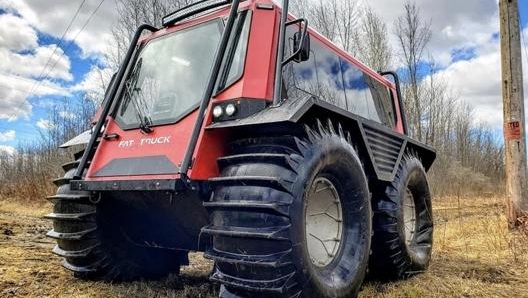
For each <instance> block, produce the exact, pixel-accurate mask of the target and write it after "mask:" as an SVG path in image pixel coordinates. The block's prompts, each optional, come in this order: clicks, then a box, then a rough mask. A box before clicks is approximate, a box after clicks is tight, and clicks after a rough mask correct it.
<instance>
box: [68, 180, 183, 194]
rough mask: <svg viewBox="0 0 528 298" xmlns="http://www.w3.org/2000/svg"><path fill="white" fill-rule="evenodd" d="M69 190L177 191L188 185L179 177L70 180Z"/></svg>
mask: <svg viewBox="0 0 528 298" xmlns="http://www.w3.org/2000/svg"><path fill="white" fill-rule="evenodd" d="M70 188H71V190H84V191H169V192H179V191H183V190H185V189H188V188H189V186H188V185H187V184H186V183H184V182H183V181H182V180H181V179H152V180H112V181H86V180H71V181H70Z"/></svg>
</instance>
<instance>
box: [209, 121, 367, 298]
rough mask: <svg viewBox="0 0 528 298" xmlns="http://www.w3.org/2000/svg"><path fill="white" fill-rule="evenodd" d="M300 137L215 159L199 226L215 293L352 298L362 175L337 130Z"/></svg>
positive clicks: (359, 253) (358, 268) (362, 239)
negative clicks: (206, 220) (206, 237)
mask: <svg viewBox="0 0 528 298" xmlns="http://www.w3.org/2000/svg"><path fill="white" fill-rule="evenodd" d="M319 124H320V123H319ZM307 134H308V139H306V140H300V139H298V138H296V137H275V138H273V137H269V138H256V139H246V140H242V141H238V142H236V143H235V144H234V146H233V147H234V150H233V151H234V152H233V153H234V154H233V155H231V156H227V157H224V158H221V159H219V165H220V167H221V169H222V175H221V176H222V177H220V178H217V179H213V180H212V181H211V182H212V183H214V184H216V188H215V190H214V193H213V196H212V201H211V202H209V203H206V204H205V205H206V207H207V208H209V209H210V210H211V211H212V213H211V214H212V221H211V222H212V224H211V225H210V226H208V227H206V228H204V229H203V232H206V233H209V234H212V235H213V243H212V246H210V247H208V248H207V250H206V254H205V255H206V257H209V258H212V259H213V260H215V270H214V272H213V274H212V276H211V279H212V280H213V281H217V282H220V283H222V288H221V293H220V296H221V297H224V298H231V297H355V296H357V293H358V292H359V289H360V286H361V284H362V282H363V278H364V276H365V272H366V267H367V263H368V255H369V249H370V239H371V210H370V202H369V195H368V194H369V192H368V186H367V180H366V177H365V174H364V172H363V169H362V166H361V162H360V161H359V159H358V156H357V154H356V152H355V151H354V149H353V148H352V146H351V145H350V144H349V142H347V140H346V139H345V137H344V133H343V131H342V130H341V128H340V127H339V133H335V132H334V127H333V126H332V125H331V123H330V124H329V125H328V126H327V127H326V128H323V127H322V126H321V125H319V129H318V131H317V132H316V131H314V130H312V129H309V128H308V129H307ZM321 227H322V229H321ZM324 237H326V238H328V239H326V238H324Z"/></svg>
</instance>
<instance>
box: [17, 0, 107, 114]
mask: <svg viewBox="0 0 528 298" xmlns="http://www.w3.org/2000/svg"><path fill="white" fill-rule="evenodd" d="M85 1H86V0H83V1H82V3H81V5H79V8H78V9H77V12H76V13H75V15H74V18H75V17H76V16H77V15H78V12H79V11H80V9H81V7H82V5H83V4H84V2H85ZM104 1H105V0H101V2H99V4H98V5H97V7H96V8H95V10H94V11H93V12H92V14H90V16H89V17H88V19H86V21H85V22H84V24H83V25H82V27H81V29H80V30H79V31H78V32H77V33H76V34H75V36H74V37H73V39H72V41H71V43H70V44H69V45H68V46H67V47H66V49H65V50H64V52H63V53H62V54H61V55H60V56H59V58H57V59H56V60H55V63H54V64H53V65H52V66H51V69H50V70H49V71H48V72H47V73H46V74H45V75H44V77H46V76H48V75H49V74H51V72H52V71H53V69H54V68H55V66H56V65H57V63H58V62H59V59H60V58H61V57H62V56H64V53H65V52H66V51H67V50H68V49H69V48H70V47H71V45H72V44H73V43H74V42H75V41H76V40H77V37H78V36H79V34H81V32H82V31H83V30H84V29H85V28H86V26H87V25H88V23H89V22H90V20H91V19H92V18H93V16H94V15H95V14H96V13H97V11H98V10H99V8H100V7H101V5H102V4H103V2H104ZM74 18H72V21H70V24H69V25H68V28H67V29H66V30H65V32H64V34H63V36H62V37H61V41H62V40H64V36H65V35H66V32H67V30H68V29H69V27H70V26H71V23H73V19H74ZM59 44H60V42H59ZM57 47H58V46H57ZM57 47H55V50H56V49H57ZM52 56H53V54H52ZM50 60H51V56H50V59H48V62H49V61H50ZM46 64H48V63H46ZM45 69H46V67H44V69H43V71H42V72H41V74H40V75H39V79H41V78H42V74H43V73H44V72H45ZM41 83H42V80H39V81H38V82H36V85H35V88H32V89H30V91H29V92H28V94H33V93H34V92H36V91H37V90H38V88H39V87H40V86H41ZM23 104H24V101H23V102H21V103H20V106H19V107H18V108H17V109H20V107H21V106H22V105H23ZM13 116H15V115H14V114H13Z"/></svg>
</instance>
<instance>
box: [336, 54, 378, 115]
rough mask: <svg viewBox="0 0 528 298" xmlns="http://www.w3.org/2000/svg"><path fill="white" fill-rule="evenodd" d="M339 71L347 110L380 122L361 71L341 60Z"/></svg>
mask: <svg viewBox="0 0 528 298" xmlns="http://www.w3.org/2000/svg"><path fill="white" fill-rule="evenodd" d="M341 71H342V72H343V78H344V87H345V95H346V99H347V109H348V110H349V111H350V112H352V113H354V114H357V115H359V116H361V117H364V118H367V119H370V120H374V121H377V122H380V118H379V117H378V114H377V113H376V109H375V106H374V101H373V98H372V93H371V92H370V89H369V86H368V85H367V83H366V81H365V74H364V73H363V71H361V70H360V69H359V68H357V67H355V66H354V65H352V64H350V63H349V62H348V61H345V60H343V59H341Z"/></svg>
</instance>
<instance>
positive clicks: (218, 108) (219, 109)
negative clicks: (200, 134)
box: [213, 106, 224, 118]
mask: <svg viewBox="0 0 528 298" xmlns="http://www.w3.org/2000/svg"><path fill="white" fill-rule="evenodd" d="M223 114H224V110H223V109H222V107H221V106H216V107H214V109H213V116H214V117H215V118H220V117H222V115H223Z"/></svg>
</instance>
